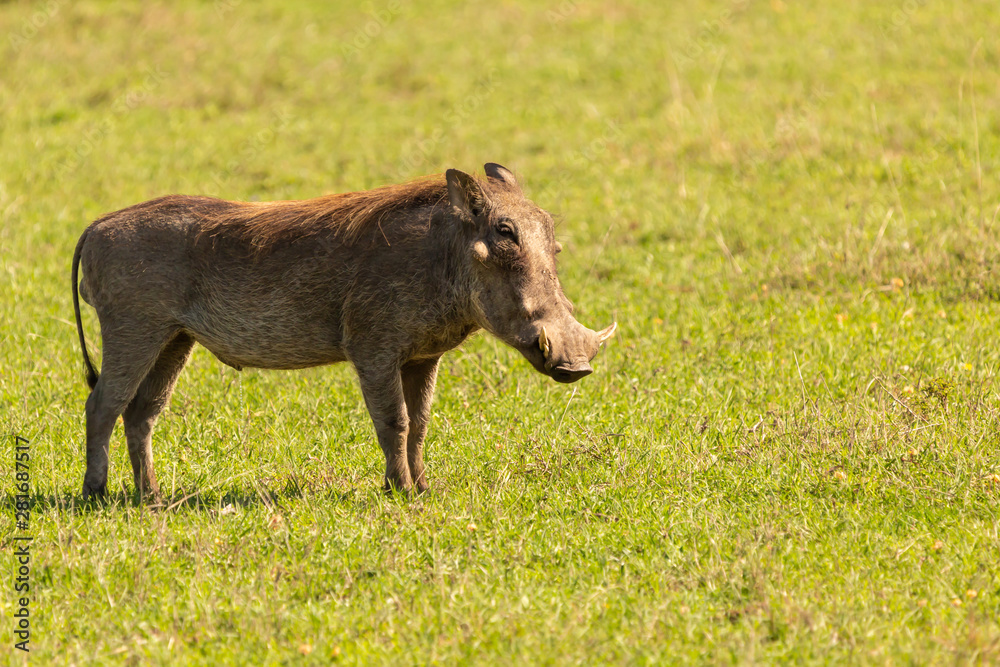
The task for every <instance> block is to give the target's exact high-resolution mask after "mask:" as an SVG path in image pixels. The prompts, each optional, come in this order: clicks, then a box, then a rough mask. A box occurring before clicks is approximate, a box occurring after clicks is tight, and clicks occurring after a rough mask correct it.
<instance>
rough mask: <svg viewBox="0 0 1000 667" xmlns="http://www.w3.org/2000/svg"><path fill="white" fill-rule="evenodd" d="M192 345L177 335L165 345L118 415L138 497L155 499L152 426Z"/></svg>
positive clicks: (183, 337) (156, 496)
mask: <svg viewBox="0 0 1000 667" xmlns="http://www.w3.org/2000/svg"><path fill="white" fill-rule="evenodd" d="M193 346H194V339H193V338H192V337H191V336H190V335H188V334H186V333H179V334H177V336H175V337H174V339H173V340H171V341H170V342H169V343H167V345H166V347H164V348H163V351H162V352H160V356H159V357H158V358H157V360H156V364H154V366H153V368H152V370H150V371H149V373H148V374H147V375H146V377H145V379H144V380H143V381H142V384H140V385H139V389H138V391H137V392H136V394H135V397H134V398H132V401H131V402H130V403H129V404H128V407H127V408H125V412H124V414H122V419H123V421H124V422H125V439H126V441H127V442H128V455H129V459H131V461H132V474H133V476H134V478H135V491H136V494H137V495H138V496H139V498H147V497H148V498H153V499H157V498H159V495H160V488H159V486H158V485H157V483H156V473H155V472H154V470H153V446H152V442H153V426H154V425H155V424H156V418H157V417H158V416H159V415H160V412H162V411H163V408H164V407H166V405H167V402H168V401H169V400H170V394H171V393H172V392H173V390H174V384H175V383H176V382H177V376H178V375H180V372H181V369H183V368H184V364H185V363H187V360H188V356H189V355H190V354H191V348H192V347H193Z"/></svg>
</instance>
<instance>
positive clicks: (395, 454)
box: [355, 363, 413, 493]
mask: <svg viewBox="0 0 1000 667" xmlns="http://www.w3.org/2000/svg"><path fill="white" fill-rule="evenodd" d="M355 368H356V369H357V371H358V380H359V381H360V383H361V393H362V394H363V395H364V397H365V405H366V406H367V407H368V413H369V414H370V415H371V418H372V422H373V423H374V424H375V433H376V434H377V435H378V444H379V445H381V446H382V453H383V454H385V490H386V491H392V490H396V491H402V492H403V493H409V492H410V491H411V489H412V488H413V480H412V478H411V477H410V466H409V464H408V463H407V460H406V431H407V429H408V428H409V419H408V418H407V415H406V402H405V401H404V400H403V383H402V382H401V380H400V374H399V367H398V366H397V367H389V368H385V367H382V366H381V365H378V364H371V365H367V364H366V365H358V364H357V363H355Z"/></svg>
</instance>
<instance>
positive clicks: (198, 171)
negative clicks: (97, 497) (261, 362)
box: [0, 0, 1000, 665]
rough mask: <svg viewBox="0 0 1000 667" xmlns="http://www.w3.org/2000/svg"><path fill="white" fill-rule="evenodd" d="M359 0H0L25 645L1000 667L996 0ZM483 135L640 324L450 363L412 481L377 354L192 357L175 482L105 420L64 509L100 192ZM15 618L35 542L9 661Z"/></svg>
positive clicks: (591, 319) (280, 658)
mask: <svg viewBox="0 0 1000 667" xmlns="http://www.w3.org/2000/svg"><path fill="white" fill-rule="evenodd" d="M803 4H815V5H816V6H812V7H807V6H802V5H803ZM343 5H344V6H343V7H340V8H336V7H328V6H327V5H326V4H325V3H318V2H317V3H315V4H306V3H301V4H300V3H294V4H293V5H292V6H284V5H283V4H282V3H277V2H274V3H250V2H241V0H218V1H217V2H215V3H210V2H209V3H203V4H198V3H192V2H181V3H164V4H146V5H143V6H142V7H139V6H135V7H122V6H121V4H119V3H95V2H81V3H69V2H64V1H61V0H52V1H51V2H44V1H41V0H40V1H39V2H10V3H3V4H0V38H2V41H0V63H2V64H0V71H2V73H0V109H2V121H0V122H2V124H0V211H2V227H0V273H2V275H3V281H2V289H0V293H2V296H0V338H2V347H0V397H2V407H3V410H2V416H0V428H2V431H3V433H4V434H5V438H4V444H3V462H2V464H0V480H2V487H0V492H2V497H3V499H4V500H3V507H4V511H3V513H2V516H0V545H2V558H3V561H4V568H5V570H4V571H5V572H8V573H13V572H14V571H15V569H16V568H15V562H14V553H13V551H14V547H15V542H14V540H13V537H14V536H15V535H31V536H33V537H34V541H33V542H32V546H31V554H32V556H31V558H32V560H31V574H30V579H31V586H32V593H31V605H30V613H31V633H32V634H31V645H30V646H31V660H32V662H34V663H36V664H46V663H50V664H77V665H87V664H95V665H96V664H144V663H159V664H205V665H222V664H240V663H243V664H326V663H328V662H330V661H331V660H332V659H337V660H339V661H340V662H342V663H344V664H373V663H374V664H380V663H381V664H389V663H391V664H436V663H454V662H476V663H480V664H490V663H498V662H500V661H506V662H507V663H509V664H574V663H580V664H596V663H632V664H634V663H639V664H644V663H658V664H684V663H688V664H706V663H707V664H751V663H769V662H787V663H797V664H801V663H819V664H822V663H845V662H851V663H864V664H869V663H870V664H909V663H917V664H930V663H939V664H940V663H956V664H977V663H998V662H1000V620H998V619H1000V529H998V511H1000V386H998V382H997V372H998V369H1000V350H998V346H997V341H998V339H1000V335H998V325H1000V274H998V272H997V270H996V267H997V263H998V259H1000V236H998V219H997V218H998V212H1000V181H998V178H997V175H998V167H1000V76H998V72H1000V41H998V36H997V35H998V33H997V30H996V26H997V25H998V23H1000V10H998V9H997V6H996V3H994V2H967V3H932V2H925V1H924V0H905V2H904V1H902V0H896V1H890V2H887V3H869V2H862V1H861V0H858V1H856V2H850V1H846V0H845V1H838V2H832V3H825V4H821V3H792V2H783V1H782V0H769V1H764V0H762V1H759V2H758V1H756V0H738V1H736V2H732V3H726V2H698V3H658V2H647V3H641V2H636V3H627V2H603V3H602V2H587V1H585V0H580V1H579V2H574V0H565V1H564V2H562V3H561V4H558V5H553V6H552V7H551V8H540V7H539V6H538V5H537V3H532V2H528V1H527V0H503V1H500V2H496V1H494V2H481V3H444V2H432V3H409V2H403V1H402V0H392V1H391V2H381V1H380V0H375V2H374V3H373V4H369V5H366V6H364V7H363V8H357V7H352V6H349V5H348V3H343ZM487 161H496V162H500V163H503V164H505V165H507V166H508V167H511V168H512V169H514V170H515V171H516V172H517V173H518V174H519V176H520V178H521V179H522V181H523V182H524V184H525V187H526V190H527V192H528V194H529V195H530V196H532V197H533V198H534V199H535V200H536V201H537V202H538V203H539V204H540V205H542V206H544V207H546V208H548V209H549V210H551V211H552V212H553V213H554V214H555V215H556V216H557V218H558V220H559V226H558V229H557V235H558V237H559V238H560V240H561V241H562V242H563V244H564V246H565V248H566V252H564V253H563V254H562V255H561V256H560V261H561V265H560V269H561V277H562V281H563V284H564V287H565V289H566V291H567V293H568V294H569V296H570V297H571V298H572V299H573V300H574V302H575V303H576V305H577V307H578V315H579V317H580V319H581V321H583V322H584V323H586V324H588V325H590V326H592V327H597V326H604V325H605V324H606V323H607V322H608V321H610V319H612V318H615V319H617V321H618V322H619V323H620V330H619V331H620V334H619V337H618V338H617V339H615V341H613V342H612V343H611V344H609V346H608V347H607V349H606V350H605V351H604V352H603V353H602V355H601V356H600V357H598V359H596V360H595V367H596V368H597V372H596V373H595V374H594V375H593V376H591V377H589V378H586V379H585V380H583V381H581V382H580V383H578V384H576V385H572V386H568V387H567V386H564V385H557V384H556V383H554V382H552V381H551V380H547V379H546V378H544V377H542V376H540V375H538V374H536V373H534V372H533V371H532V370H531V368H530V366H529V365H528V363H527V362H526V361H524V360H523V359H522V358H521V357H520V356H519V355H518V354H517V353H516V352H515V351H513V350H511V349H509V348H506V347H505V346H503V345H502V344H500V343H499V342H497V341H495V340H494V339H491V338H489V337H486V336H482V335H481V336H478V337H476V338H475V339H474V340H472V341H471V342H469V343H468V344H466V345H465V346H464V347H463V348H461V349H459V350H457V351H455V352H452V353H450V354H448V355H446V356H445V359H444V362H443V365H442V372H441V378H440V382H439V384H438V395H437V399H436V403H435V410H434V418H433V421H432V424H431V428H430V432H429V434H428V441H427V448H428V449H427V458H428V474H429V476H430V482H431V485H432V488H431V492H430V493H428V494H425V495H424V496H422V497H420V498H419V499H416V500H405V499H400V498H390V497H386V496H384V495H383V494H382V493H381V491H380V486H381V475H382V469H383V468H382V466H383V458H382V454H381V451H380V450H379V447H378V445H377V443H376V442H375V438H374V430H373V428H372V426H371V423H370V420H369V417H368V415H367V412H366V411H365V409H364V406H363V403H362V400H361V396H360V392H359V390H358V388H357V384H356V380H355V377H354V374H353V371H352V370H351V368H350V367H348V366H346V365H342V366H336V367H330V368H321V369H314V370H310V371H303V372H282V373H279V372H261V371H254V370H246V371H243V372H241V373H238V372H236V371H235V370H233V369H231V368H229V367H226V366H224V365H222V364H221V363H220V362H219V361H217V360H216V359H214V358H213V357H212V356H211V355H210V354H209V353H208V352H207V351H205V350H204V349H200V348H199V349H198V350H197V351H196V353H195V355H194V358H193V360H192V362H191V363H190V364H189V366H188V368H187V369H186V371H185V372H184V374H183V375H182V376H181V380H180V383H179V385H178V388H177V391H176V393H175V394H174V398H173V402H172V404H171V407H170V409H169V410H168V411H167V412H166V413H165V414H164V416H163V417H162V418H161V420H160V423H159V425H158V429H157V432H156V435H155V437H154V452H155V455H156V461H157V463H156V465H157V473H158V476H159V479H160V483H161V485H162V486H163V488H164V492H165V494H166V496H167V502H168V503H169V508H168V509H165V510H157V511H150V510H149V509H147V508H145V507H144V506H141V505H136V504H135V503H134V502H133V500H132V498H131V486H132V481H131V480H132V476H131V468H130V465H129V462H128V455H127V451H126V448H125V443H124V437H123V435H122V432H121V427H119V428H118V430H116V433H115V436H114V438H113V439H112V471H111V477H110V480H109V488H111V489H113V491H112V493H111V502H109V503H108V504H106V505H86V504H83V503H82V502H81V501H80V497H79V491H80V487H81V484H82V479H83V471H84V439H83V438H84V420H83V409H84V401H85V399H86V396H87V389H86V385H85V383H84V381H83V377H82V372H81V363H80V352H79V347H78V345H77V342H76V333H75V330H74V326H73V325H72V324H71V322H72V319H73V315H72V312H73V311H72V305H71V294H70V285H69V270H70V259H71V255H72V251H73V248H74V245H75V243H76V240H77V238H78V236H79V234H80V232H81V231H82V230H83V229H84V227H85V226H86V225H87V224H88V222H89V221H91V220H93V219H94V218H96V217H97V216H99V215H100V214H102V213H104V212H108V211H112V210H115V209H119V208H122V207H125V206H127V205H130V204H133V203H136V202H139V201H142V200H145V199H148V198H152V197H154V196H158V195H161V194H166V193H174V192H182V193H190V194H210V195H216V196H222V197H226V198H231V199H261V200H263V199H288V198H306V197H312V196H316V195H319V194H322V193H327V192H339V191H346V190H357V189H363V188H368V187H373V186H376V185H381V184H385V183H391V182H401V181H404V180H407V179H410V178H414V177H417V176H420V175H424V174H428V173H436V172H441V171H443V170H444V169H447V168H449V167H457V168H461V169H464V170H466V171H473V170H479V169H481V165H482V164H483V163H484V162H487ZM84 322H85V325H86V329H87V332H88V335H89V337H90V339H91V341H92V343H91V349H92V350H95V351H97V350H99V349H100V336H99V332H98V328H97V321H96V316H95V315H94V313H93V311H92V310H90V309H89V308H86V307H85V309H84ZM15 436H21V437H23V438H26V439H28V440H29V441H30V453H31V472H30V475H31V491H32V504H31V514H30V526H29V528H28V530H27V531H19V530H17V529H16V526H15V521H14V509H13V506H14V494H15V491H14V489H15V486H14V482H15V470H14V446H15ZM16 608H17V595H15V592H14V576H13V574H9V575H6V576H5V577H4V579H3V590H2V594H0V617H2V618H3V619H5V620H4V621H3V626H4V627H3V628H2V631H0V637H2V646H0V656H2V657H3V660H4V661H5V662H9V663H12V664H20V663H21V662H22V661H23V660H24V656H23V655H22V654H21V652H20V651H17V650H15V649H14V647H13V644H14V639H13V636H12V629H13V618H12V616H13V614H14V613H15V611H16Z"/></svg>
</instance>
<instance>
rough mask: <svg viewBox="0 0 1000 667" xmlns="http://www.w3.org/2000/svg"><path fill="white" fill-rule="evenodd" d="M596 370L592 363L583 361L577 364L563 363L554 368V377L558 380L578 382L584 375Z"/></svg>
mask: <svg viewBox="0 0 1000 667" xmlns="http://www.w3.org/2000/svg"><path fill="white" fill-rule="evenodd" d="M593 372H594V369H593V368H591V366H590V364H588V363H587V362H586V361H581V362H579V363H575V364H561V365H559V366H556V367H555V368H553V369H552V379H553V380H555V381H556V382H565V383H570V382H576V381H577V380H579V379H580V378H582V377H587V376H588V375H590V374H591V373H593Z"/></svg>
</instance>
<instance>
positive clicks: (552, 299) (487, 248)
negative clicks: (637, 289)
mask: <svg viewBox="0 0 1000 667" xmlns="http://www.w3.org/2000/svg"><path fill="white" fill-rule="evenodd" d="M486 175H487V177H488V181H487V182H486V183H482V182H480V181H478V180H476V179H474V178H473V177H471V176H469V175H468V174H465V173H463V172H461V171H457V170H455V169H449V170H448V172H447V174H446V177H447V179H448V197H449V199H450V200H451V204H452V206H454V207H455V208H456V209H458V211H459V212H460V214H461V215H462V216H463V217H464V218H465V219H467V220H468V222H469V223H470V227H469V229H470V230H471V234H470V236H469V239H470V243H469V244H468V247H467V251H468V259H469V262H470V266H471V270H470V272H469V273H470V275H471V276H472V294H473V299H472V301H473V307H474V308H475V310H476V311H477V312H476V320H477V324H479V326H481V327H482V328H484V329H486V330H487V331H489V332H490V333H492V334H493V335H495V336H497V337H498V338H500V340H502V341H504V342H505V343H507V344H508V345H510V346H512V347H513V348H515V349H516V350H518V351H519V352H520V353H521V354H523V355H524V356H525V358H527V360H528V361H530V362H531V365H532V366H534V367H535V369H536V370H537V371H538V372H540V373H544V374H545V375H548V376H550V377H551V378H553V379H554V380H556V381H558V382H576V381H577V380H579V379H580V378H582V377H584V376H585V375H590V373H592V372H593V371H594V369H593V368H591V366H590V360H591V359H593V358H594V357H595V356H596V355H597V352H598V350H599V349H600V347H601V344H602V343H603V342H604V341H606V340H607V339H608V338H611V336H612V335H614V333H615V329H616V328H617V326H618V325H617V324H612V325H611V326H609V327H607V328H606V329H603V330H602V331H593V330H591V329H588V328H587V327H585V326H583V325H582V324H580V323H579V322H577V321H576V318H574V317H573V304H572V303H570V301H569V299H567V298H566V296H565V295H564V294H563V291H562V286H561V285H560V284H559V277H558V276H557V275H556V254H558V253H559V250H560V246H559V244H558V243H557V242H556V238H555V231H554V225H553V223H552V217H551V216H550V215H549V214H548V213H546V212H545V211H543V210H542V209H541V208H539V207H538V206H536V205H535V204H534V203H532V202H531V201H529V200H528V199H526V198H525V196H524V193H523V192H521V188H520V186H518V184H517V181H516V180H515V179H514V175H513V174H512V173H510V172H509V171H508V170H507V169H505V168H504V167H501V166H500V165H498V164H493V163H490V164H487V165H486Z"/></svg>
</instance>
